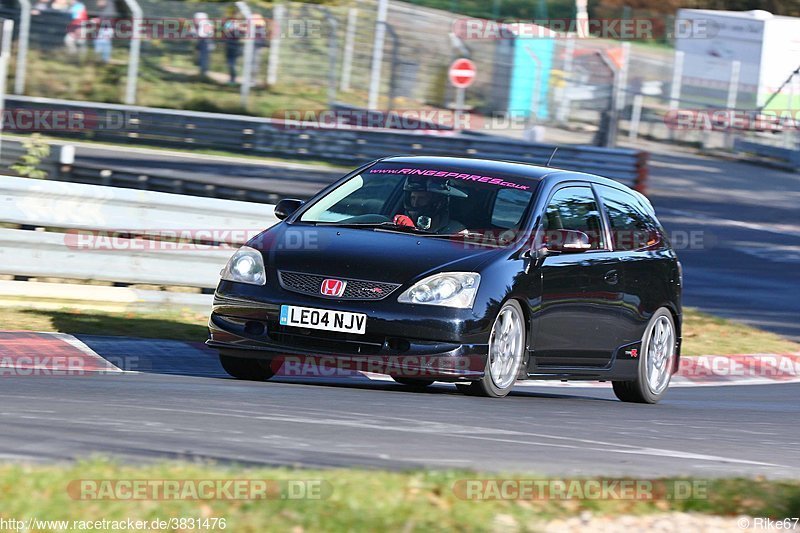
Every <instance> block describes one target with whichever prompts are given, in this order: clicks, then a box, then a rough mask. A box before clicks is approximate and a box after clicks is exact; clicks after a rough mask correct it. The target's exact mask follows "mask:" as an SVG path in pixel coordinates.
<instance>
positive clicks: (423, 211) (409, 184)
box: [403, 176, 453, 222]
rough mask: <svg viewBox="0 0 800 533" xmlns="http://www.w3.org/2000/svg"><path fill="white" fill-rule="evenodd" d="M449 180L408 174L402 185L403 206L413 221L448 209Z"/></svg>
mask: <svg viewBox="0 0 800 533" xmlns="http://www.w3.org/2000/svg"><path fill="white" fill-rule="evenodd" d="M452 190H453V189H452V188H451V187H450V181H449V180H444V179H441V178H428V177H426V176H408V177H407V178H406V182H405V184H404V185H403V207H404V208H405V210H406V212H407V213H408V215H409V216H410V217H411V219H412V220H413V221H415V222H416V221H417V220H418V219H419V217H428V218H431V219H433V218H435V217H437V216H439V215H447V214H449V211H450V195H451V192H452Z"/></svg>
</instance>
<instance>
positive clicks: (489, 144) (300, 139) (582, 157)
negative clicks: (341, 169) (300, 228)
mask: <svg viewBox="0 0 800 533" xmlns="http://www.w3.org/2000/svg"><path fill="white" fill-rule="evenodd" d="M6 107H7V108H8V109H10V110H41V111H54V110H63V111H70V112H72V113H75V114H79V115H80V116H82V117H83V118H84V123H85V127H84V128H78V129H75V130H74V131H66V130H65V131H61V132H56V131H54V132H50V133H53V134H58V135H62V136H66V137H72V138H82V139H91V140H96V141H105V142H114V143H132V144H144V145H148V144H149V145H157V146H169V147H183V148H187V147H191V148H213V149H218V150H226V151H231V152H237V153H246V154H254V155H263V156H280V157H291V158H312V159H317V160H325V161H330V162H335V163H340V164H346V165H356V164H359V163H363V162H366V161H369V160H372V159H378V158H380V157H385V156H390V155H453V156H468V157H479V158H491V159H506V160H513V161H521V162H526V163H533V164H544V163H546V162H547V160H548V159H549V158H550V156H551V154H552V153H553V150H554V149H555V148H556V145H550V144H541V143H528V142H523V141H518V140H514V139H509V138H504V137H500V136H496V135H467V134H453V135H426V134H424V133H422V132H409V131H397V130H390V129H380V130H366V129H359V128H352V127H349V126H342V127H337V128H315V127H304V125H303V124H299V123H294V124H290V123H287V122H285V121H280V120H275V119H270V118H259V117H247V116H241V115H224V114H215V113H201V112H192V111H179V110H170V109H156V108H148V107H137V106H125V105H118V104H103V103H96V102H78V101H70V100H55V99H50V98H34V97H21V96H14V97H8V99H7V102H6ZM558 148H559V150H558V152H557V153H556V155H555V157H554V158H553V160H552V162H551V165H552V166H553V167H556V168H564V169H568V170H576V171H581V172H590V173H594V174H599V175H601V176H606V177H609V178H612V179H616V180H618V181H621V182H623V183H625V184H627V185H629V186H632V187H634V188H636V189H638V190H639V191H644V189H645V185H646V179H647V159H646V157H644V153H643V152H641V151H638V150H630V149H622V148H599V147H594V146H577V145H568V146H559V147H558Z"/></svg>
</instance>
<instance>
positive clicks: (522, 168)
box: [379, 156, 644, 198]
mask: <svg viewBox="0 0 800 533" xmlns="http://www.w3.org/2000/svg"><path fill="white" fill-rule="evenodd" d="M379 161H381V162H385V163H403V164H413V165H425V166H433V167H436V166H441V167H451V168H458V169H460V170H465V171H469V172H476V173H477V172H482V173H487V174H490V173H492V172H496V173H504V174H510V175H513V176H514V177H518V178H522V179H529V180H531V181H533V182H537V183H538V182H540V181H542V180H543V179H544V178H548V181H550V180H552V183H554V184H555V183H559V182H563V181H573V180H577V181H584V182H588V183H596V184H598V185H608V186H610V187H615V188H617V189H622V190H626V191H628V192H631V193H634V194H638V193H636V191H634V190H633V189H631V188H630V187H628V186H626V185H625V184H624V183H620V182H619V181H616V180H614V179H611V178H606V177H604V176H598V175H596V174H589V173H586V172H578V171H574V170H565V169H562V168H557V167H543V166H541V165H533V164H531V163H523V162H519V161H501V160H497V159H478V158H471V157H445V156H392V157H385V158H383V159H380V160H379ZM642 197H643V198H644V196H642Z"/></svg>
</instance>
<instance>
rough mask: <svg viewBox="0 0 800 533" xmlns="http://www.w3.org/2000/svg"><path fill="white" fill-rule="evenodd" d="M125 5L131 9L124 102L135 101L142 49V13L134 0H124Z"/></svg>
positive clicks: (132, 102)
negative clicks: (129, 45) (129, 44)
mask: <svg viewBox="0 0 800 533" xmlns="http://www.w3.org/2000/svg"><path fill="white" fill-rule="evenodd" d="M125 5H127V6H128V9H129V10H130V11H131V19H132V20H131V23H132V24H131V47H130V51H129V57H128V81H127V85H126V86H125V103H126V104H128V105H133V104H135V103H136V82H137V81H138V78H139V55H140V54H141V50H142V39H141V36H140V34H141V28H142V19H143V18H144V13H143V12H142V8H141V7H139V3H138V2H137V1H136V0H125Z"/></svg>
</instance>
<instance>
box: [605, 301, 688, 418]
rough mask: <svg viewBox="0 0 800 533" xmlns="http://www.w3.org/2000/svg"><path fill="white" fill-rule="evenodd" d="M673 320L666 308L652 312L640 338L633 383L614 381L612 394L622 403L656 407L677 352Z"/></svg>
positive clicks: (664, 391)
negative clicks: (640, 344)
mask: <svg viewBox="0 0 800 533" xmlns="http://www.w3.org/2000/svg"><path fill="white" fill-rule="evenodd" d="M675 331H676V330H675V320H674V319H673V318H672V313H670V311H669V309H667V308H666V307H662V308H660V309H659V310H658V311H656V312H655V313H654V314H653V316H652V318H650V322H648V324H647V328H645V330H644V335H643V336H642V349H641V358H640V359H639V366H638V367H637V372H636V379H634V380H633V381H614V382H613V383H612V385H613V387H614V394H615V395H616V396H617V398H619V399H620V400H622V401H623V402H631V403H649V404H654V403H658V401H659V400H661V398H663V397H664V394H666V392H667V389H668V388H669V383H670V380H671V379H672V369H673V368H674V366H675V356H676V352H677V349H676V347H677V335H676V332H675Z"/></svg>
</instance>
